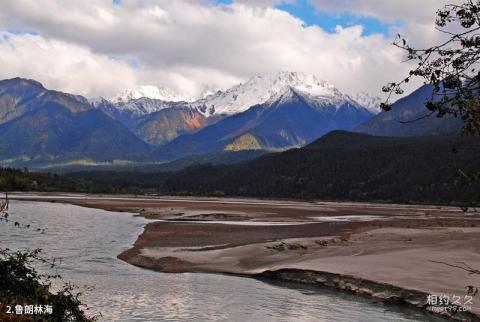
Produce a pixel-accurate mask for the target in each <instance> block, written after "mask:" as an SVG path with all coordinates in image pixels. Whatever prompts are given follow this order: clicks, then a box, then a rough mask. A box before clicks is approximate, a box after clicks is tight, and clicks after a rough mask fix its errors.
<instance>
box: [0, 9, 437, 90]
mask: <svg viewBox="0 0 480 322" xmlns="http://www.w3.org/2000/svg"><path fill="white" fill-rule="evenodd" d="M405 1H406V3H407V4H406V5H408V6H410V5H409V1H410V0H405ZM405 1H403V2H404V3H405ZM261 2H262V4H263V5H262V6H258V5H255V6H254V5H251V1H250V0H238V1H237V2H236V3H234V4H233V5H229V6H215V5H213V3H212V1H202V0H198V1H193V0H190V1H188V0H123V1H122V4H121V5H112V4H111V2H110V1H107V0H104V1H103V0H91V1H89V2H88V5H87V4H85V2H82V1H73V0H70V1H66V0H64V1H60V0H43V1H37V0H2V9H1V11H0V30H1V29H3V30H8V29H10V30H12V29H13V30H28V31H33V32H37V33H38V35H15V34H11V33H10V34H6V33H5V32H4V33H3V35H8V37H9V40H7V41H5V40H4V41H2V42H1V43H0V63H1V64H2V66H8V67H6V68H5V67H2V68H1V69H0V78H6V77H12V76H24V77H31V78H35V79H37V80H39V81H41V82H44V83H45V85H46V86H50V87H53V88H57V89H60V90H65V91H70V92H74V93H79V94H84V95H87V96H96V95H100V94H101V95H103V96H110V95H113V94H114V93H115V92H116V91H119V90H121V89H123V88H125V87H130V86H133V84H161V83H164V84H167V85H169V86H172V87H174V88H175V89H176V90H181V91H185V92H187V93H188V94H189V95H192V94H195V93H198V92H199V91H201V90H202V89H203V88H204V87H205V85H206V84H210V85H212V86H214V87H219V88H226V87H228V86H231V85H233V84H235V83H236V82H239V81H243V80H245V79H246V78H248V77H250V76H252V75H255V74H259V73H266V72H275V71H279V70H293V71H301V72H307V73H314V74H317V75H318V76H320V77H321V78H323V79H325V80H327V81H329V82H331V83H333V84H335V85H337V86H338V87H340V88H341V89H343V90H346V91H348V92H356V91H368V92H370V93H379V92H380V88H381V86H382V85H384V84H385V83H386V82H388V81H391V80H397V79H399V78H401V77H402V76H404V75H405V74H406V72H407V71H408V67H409V66H408V65H407V64H401V63H400V61H401V60H402V56H403V53H402V52H400V51H399V50H397V49H396V48H394V47H393V46H391V45H390V43H391V40H392V39H388V38H385V36H384V35H382V34H376V35H369V36H364V35H363V34H362V28H361V27H360V26H353V27H349V28H338V29H337V32H336V33H334V34H329V33H327V32H325V31H324V30H322V29H321V28H319V27H318V26H309V27H305V26H304V25H303V23H302V21H301V20H299V19H298V18H295V17H293V16H291V15H290V14H288V13H286V12H284V11H281V10H278V9H273V8H271V7H268V6H267V7H265V5H269V4H271V3H272V2H275V1H268V0H267V1H261ZM317 2H318V3H316V5H318V6H322V7H321V8H324V9H325V10H327V9H328V10H336V9H335V8H334V7H333V3H334V2H335V3H337V2H338V1H317ZM350 2H351V3H357V4H358V3H361V2H363V1H353V0H352V1H350ZM365 2H369V3H372V4H373V3H375V2H378V3H380V1H373V0H370V1H365ZM386 2H389V1H386ZM391 2H392V3H393V1H391ZM257 3H258V2H257ZM382 3H383V2H382ZM395 3H399V2H397V1H395ZM412 3H413V1H412ZM395 6H396V5H395ZM416 6H418V5H416ZM339 8H342V7H341V6H340V7H339ZM345 8H347V6H346V5H345ZM358 8H363V7H358ZM367 9H368V8H364V9H362V10H364V11H365V13H364V14H366V15H367V14H368V15H372V16H374V15H375V16H376V15H380V14H385V17H387V16H388V15H389V14H388V12H387V13H383V12H380V11H379V13H376V12H373V11H372V12H371V13H370V11H367ZM410 9H411V8H410ZM342 10H343V9H342ZM345 10H346V9H345ZM369 10H370V9H369ZM432 10H434V9H432ZM362 12H363V11H362ZM391 14H392V19H393V17H394V13H393V12H392V13H391ZM405 14H406V13H405ZM402 15H403V14H402V13H401V12H399V15H398V16H399V17H403V16H402ZM112 57H115V58H116V59H112ZM130 60H132V61H133V60H134V61H136V62H138V66H133V65H129V64H128V63H127V62H128V61H130ZM33 62H34V63H33Z"/></svg>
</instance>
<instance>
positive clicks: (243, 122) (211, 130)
mask: <svg viewBox="0 0 480 322" xmlns="http://www.w3.org/2000/svg"><path fill="white" fill-rule="evenodd" d="M320 84H322V83H320ZM298 87H300V86H298ZM301 88H302V90H300V89H297V88H294V87H292V86H287V87H284V88H282V90H281V91H280V90H279V92H278V93H276V94H274V95H272V96H271V97H270V98H269V99H268V100H267V101H266V102H265V103H263V104H258V105H254V106H252V107H250V108H248V109H247V110H246V111H243V112H240V113H237V114H234V115H229V116H225V117H223V118H222V119H220V120H219V121H217V122H215V123H212V124H211V125H209V126H206V127H203V128H202V129H200V130H198V131H196V132H195V133H192V134H190V135H187V136H179V137H177V138H176V139H174V140H172V141H171V142H169V143H167V144H166V145H164V146H161V147H159V149H158V150H157V156H158V157H159V158H160V159H168V158H180V157H184V156H187V155H193V154H204V153H217V152H219V151H241V150H258V149H264V150H275V151H276V150H282V149H287V148H291V147H295V146H303V145H305V144H308V143H310V142H312V141H313V140H315V139H317V138H319V137H320V136H322V135H323V134H325V133H328V132H329V131H332V130H339V129H341V130H351V129H353V128H355V127H356V126H358V125H359V124H361V123H362V122H364V121H366V120H368V119H370V118H371V117H372V116H373V114H372V113H370V112H369V111H368V110H367V109H366V108H364V107H362V106H360V105H359V104H358V103H356V102H355V101H354V100H352V99H351V98H350V97H349V96H347V95H343V94H340V93H339V92H338V91H336V90H335V89H334V88H332V87H330V86H323V88H321V89H320V88H316V90H317V91H312V90H311V91H310V93H315V94H318V95H314V94H310V93H308V92H307V90H309V89H310V88H307V89H306V88H305V87H301Z"/></svg>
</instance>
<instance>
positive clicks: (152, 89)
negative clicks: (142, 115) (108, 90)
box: [110, 85, 193, 103]
mask: <svg viewBox="0 0 480 322" xmlns="http://www.w3.org/2000/svg"><path fill="white" fill-rule="evenodd" d="M144 97H145V98H150V99H156V100H161V101H164V102H181V101H185V102H189V101H193V99H192V98H190V97H187V96H184V95H181V94H179V93H176V92H175V91H173V90H172V89H170V88H167V87H165V86H153V85H142V86H138V87H137V88H134V89H129V90H125V91H123V92H122V93H119V94H117V95H115V96H114V97H112V98H111V99H110V101H111V102H113V103H127V102H129V101H130V100H135V99H140V98H144Z"/></svg>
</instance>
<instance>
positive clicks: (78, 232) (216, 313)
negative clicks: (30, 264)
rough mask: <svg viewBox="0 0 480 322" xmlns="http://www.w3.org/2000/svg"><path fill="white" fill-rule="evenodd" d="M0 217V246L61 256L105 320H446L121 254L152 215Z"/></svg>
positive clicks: (68, 210) (50, 207) (16, 206)
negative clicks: (173, 269) (179, 269)
mask: <svg viewBox="0 0 480 322" xmlns="http://www.w3.org/2000/svg"><path fill="white" fill-rule="evenodd" d="M10 208H11V211H10V217H11V220H12V221H18V222H20V223H22V224H27V223H28V224H31V226H32V227H33V228H46V231H45V233H43V234H42V233H41V232H38V231H36V230H35V229H32V228H30V229H28V228H14V227H13V226H12V225H9V226H6V225H5V224H0V247H9V248H12V249H20V248H41V249H43V252H44V256H45V257H48V258H53V257H54V258H57V259H61V262H60V264H59V268H58V272H59V273H60V274H61V275H62V276H63V277H64V279H65V280H68V281H71V282H73V283H74V284H76V285H78V286H80V287H81V288H82V290H83V292H84V296H83V301H84V302H85V303H87V304H88V305H89V306H90V307H91V310H92V311H93V312H95V313H101V314H102V317H101V319H100V320H101V321H328V322H330V321H332V322H333V321H362V322H363V321H365V322H375V321H379V322H380V321H382V322H383V321H441V320H438V319H436V318H433V317H431V316H429V315H424V314H423V313H421V312H418V311H416V310H409V309H406V308H403V307H396V306H384V305H382V304H378V303H377V304H375V303H373V302H372V300H371V299H368V298H364V297H359V296H355V295H349V294H343V293H339V292H335V291H331V290H324V289H318V288H309V287H302V286H298V285H292V284H268V283H265V282H262V281H258V280H255V279H249V278H241V277H232V276H223V275H212V274H189V273H188V274H163V273H158V272H153V271H148V270H144V269H140V268H137V267H134V266H131V265H129V264H127V263H124V262H122V261H120V260H118V259H117V258H116V256H117V255H118V254H119V253H121V252H122V251H123V250H126V249H128V248H129V247H130V245H132V244H133V243H134V241H135V240H136V238H137V236H138V235H139V234H140V233H141V232H142V230H143V226H144V225H145V223H146V222H147V221H146V220H145V219H142V218H138V217H134V216H133V215H132V214H129V213H114V212H107V211H103V210H96V209H89V208H82V207H77V206H72V205H63V204H57V203H42V202H27V201H13V202H12V203H11V207H10Z"/></svg>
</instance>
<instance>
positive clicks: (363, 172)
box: [0, 131, 480, 205]
mask: <svg viewBox="0 0 480 322" xmlns="http://www.w3.org/2000/svg"><path fill="white" fill-rule="evenodd" d="M479 173H480V141H479V140H478V137H465V138H462V137H455V136H452V137H447V136H446V137H410V138H406V137H404V138H393V137H375V136H369V135H364V134H358V133H350V132H345V131H334V132H331V133H329V134H327V135H325V136H324V137H322V138H320V139H319V140H317V141H315V142H313V143H312V144H310V145H307V146H306V147H304V148H300V149H292V150H289V151H286V152H283V153H274V154H268V155H265V156H262V157H259V158H257V159H254V160H251V161H246V162H242V163H239V164H233V165H232V164H230V165H209V164H206V165H198V166H192V167H188V168H186V169H183V170H180V171H175V172H152V173H145V172H116V171H88V172H76V173H70V174H67V175H65V176H59V175H52V174H39V173H29V172H26V171H24V170H3V171H2V172H1V176H0V189H2V190H10V191H12V190H38V191H73V192H107V193H154V194H161V195H167V194H168V195H191V196H232V197H257V198H282V199H302V200H313V199H321V200H352V201H383V202H402V203H413V202H416V203H434V204H463V205H478V204H480V180H479V178H478V174H479ZM32 182H35V184H33V183H32Z"/></svg>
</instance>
